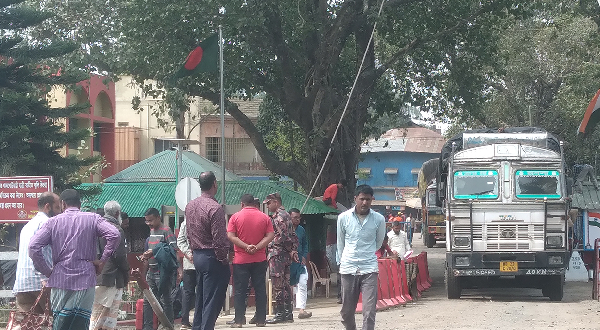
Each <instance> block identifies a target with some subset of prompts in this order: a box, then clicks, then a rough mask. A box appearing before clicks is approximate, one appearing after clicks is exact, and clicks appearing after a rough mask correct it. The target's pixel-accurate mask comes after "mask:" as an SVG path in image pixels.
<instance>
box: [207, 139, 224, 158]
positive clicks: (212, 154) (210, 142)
mask: <svg viewBox="0 0 600 330" xmlns="http://www.w3.org/2000/svg"><path fill="white" fill-rule="evenodd" d="M220 150H221V138H218V137H207V138H206V159H208V160H210V161H211V162H214V163H218V162H219V161H220V160H219V158H220V157H219V156H220V154H221V153H220Z"/></svg>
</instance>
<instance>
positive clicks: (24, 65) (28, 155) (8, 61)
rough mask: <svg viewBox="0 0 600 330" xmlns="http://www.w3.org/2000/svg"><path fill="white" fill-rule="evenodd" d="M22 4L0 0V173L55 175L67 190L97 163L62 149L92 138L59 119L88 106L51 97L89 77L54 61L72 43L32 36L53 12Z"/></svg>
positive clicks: (56, 180)
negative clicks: (55, 104) (57, 103)
mask: <svg viewBox="0 0 600 330" xmlns="http://www.w3.org/2000/svg"><path fill="white" fill-rule="evenodd" d="M20 2H22V1H18V0H12V1H11V0H1V1H0V33H1V36H2V37H0V164H1V165H0V175H2V176H13V175H51V176H53V177H54V183H55V186H56V187H57V188H58V189H63V188H65V187H66V186H72V185H74V184H77V183H78V179H77V178H78V175H77V174H78V173H79V172H80V170H81V168H82V167H85V166H89V165H91V164H92V163H94V162H96V161H98V159H95V158H86V159H79V158H77V157H76V156H69V157H63V156H62V155H61V153H60V151H61V149H62V148H63V147H65V146H66V145H67V144H68V143H75V144H78V143H79V141H81V140H82V139H85V138H86V137H88V136H89V132H88V131H85V130H84V131H76V132H65V131H64V125H63V124H62V123H61V122H62V121H64V118H68V117H71V116H73V115H75V114H76V113H78V112H80V111H83V110H84V109H85V108H87V107H89V105H87V106H85V105H84V106H69V107H65V108H51V107H49V104H48V100H47V96H48V92H50V90H51V89H52V88H53V87H58V86H66V85H69V84H74V83H76V82H78V81H81V80H83V79H86V77H88V75H86V74H85V73H83V72H79V71H77V70H69V69H68V68H65V67H57V66H56V65H55V64H54V63H53V61H52V60H53V59H54V58H57V57H59V56H62V55H64V54H68V53H69V52H72V51H73V50H74V49H76V48H77V46H76V45H75V44H74V43H69V42H64V41H61V40H52V39H42V40H33V39H30V38H28V37H29V35H28V34H26V31H27V29H28V28H30V27H32V26H35V25H36V24H40V23H41V22H42V21H44V20H46V19H47V18H49V17H50V15H49V14H48V13H44V12H41V11H38V10H35V9H32V8H28V7H25V6H22V5H20V4H19V3H20Z"/></svg>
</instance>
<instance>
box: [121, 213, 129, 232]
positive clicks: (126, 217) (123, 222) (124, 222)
mask: <svg viewBox="0 0 600 330" xmlns="http://www.w3.org/2000/svg"><path fill="white" fill-rule="evenodd" d="M121 228H123V230H127V229H129V215H128V214H127V212H121Z"/></svg>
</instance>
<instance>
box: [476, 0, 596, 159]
mask: <svg viewBox="0 0 600 330" xmlns="http://www.w3.org/2000/svg"><path fill="white" fill-rule="evenodd" d="M589 10H590V8H588V7H587V5H583V4H582V2H580V1H560V2H558V1H556V2H555V1H549V2H548V1H545V2H544V5H543V6H541V7H539V8H538V10H537V11H536V12H535V15H533V16H532V17H530V18H527V19H523V20H519V21H518V22H516V24H514V25H513V26H511V27H510V28H509V29H507V30H506V32H505V33H504V34H503V36H502V38H501V39H500V40H499V47H498V48H499V49H500V50H501V51H500V52H499V53H498V55H497V58H498V62H499V63H500V64H501V66H500V68H501V69H500V70H499V71H497V74H496V75H494V82H493V83H491V84H490V89H489V90H488V94H487V99H486V102H485V103H484V104H483V105H482V110H483V112H482V116H479V117H475V116H471V117H469V121H468V123H469V124H470V126H472V127H473V126H486V127H502V126H537V127H543V128H545V129H546V130H548V131H550V132H552V133H554V134H556V135H557V136H559V137H560V138H561V139H562V140H564V141H566V142H567V146H566V151H567V152H566V155H567V161H568V163H569V164H573V163H575V162H587V163H590V164H594V163H595V162H596V160H595V157H597V156H596V155H597V152H598V148H597V146H598V142H600V140H599V138H600V134H599V133H598V132H594V133H593V134H591V135H590V136H589V137H587V138H585V139H584V138H582V137H578V136H577V135H576V133H577V129H578V126H579V123H580V122H581V120H582V119H583V114H584V112H585V109H586V107H587V105H588V103H589V102H590V100H591V98H592V97H593V96H594V94H595V92H596V91H597V90H598V88H600V83H599V81H600V34H599V32H600V31H599V30H598V25H597V23H596V21H595V20H597V17H598V15H597V5H596V8H594V9H593V11H591V12H588V11H589ZM596 131H597V130H596Z"/></svg>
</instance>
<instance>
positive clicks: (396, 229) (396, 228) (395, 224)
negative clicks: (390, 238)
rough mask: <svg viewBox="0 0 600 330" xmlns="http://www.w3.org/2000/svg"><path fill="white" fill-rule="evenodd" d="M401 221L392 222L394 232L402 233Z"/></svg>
mask: <svg viewBox="0 0 600 330" xmlns="http://www.w3.org/2000/svg"><path fill="white" fill-rule="evenodd" d="M400 227H401V225H400V221H394V222H392V230H393V231H394V233H396V234H400Z"/></svg>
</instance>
